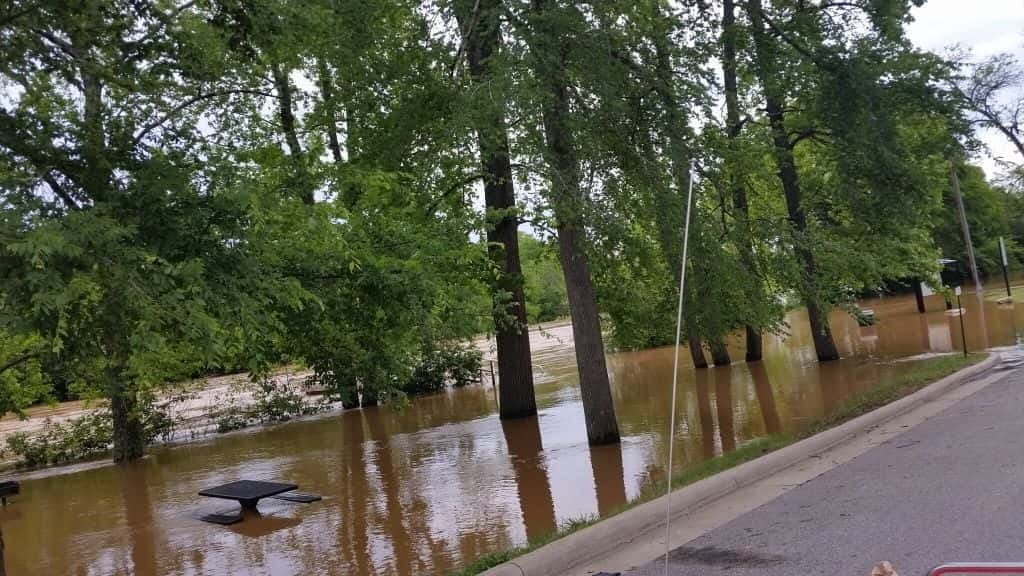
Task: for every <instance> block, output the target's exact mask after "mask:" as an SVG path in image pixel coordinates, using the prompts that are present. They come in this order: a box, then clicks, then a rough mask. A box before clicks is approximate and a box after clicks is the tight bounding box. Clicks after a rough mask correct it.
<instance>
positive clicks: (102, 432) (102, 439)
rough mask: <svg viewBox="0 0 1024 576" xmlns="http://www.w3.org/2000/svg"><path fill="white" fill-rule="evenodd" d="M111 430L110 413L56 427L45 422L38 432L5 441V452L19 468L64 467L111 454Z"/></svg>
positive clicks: (97, 413) (68, 421) (60, 424)
mask: <svg viewBox="0 0 1024 576" xmlns="http://www.w3.org/2000/svg"><path fill="white" fill-rule="evenodd" d="M113 441H114V426H113V420H112V419H111V416H110V411H109V410H98V411H96V412H91V413H89V414H86V415H85V416H81V417H79V418H73V419H71V420H67V421H65V422H59V423H55V422H53V421H52V420H49V419H47V420H46V422H45V423H44V424H43V429H42V430H41V431H40V432H37V433H34V434H30V433H27V432H19V433H16V434H11V435H10V436H9V437H8V438H7V448H8V450H10V451H11V452H13V453H14V454H15V455H16V456H18V458H19V461H18V465H19V466H30V467H35V466H46V465H54V464H67V463H69V462H74V461H76V460H84V459H87V458H93V457H96V456H101V455H103V454H106V453H107V452H109V451H110V446H111V444H112V443H113Z"/></svg>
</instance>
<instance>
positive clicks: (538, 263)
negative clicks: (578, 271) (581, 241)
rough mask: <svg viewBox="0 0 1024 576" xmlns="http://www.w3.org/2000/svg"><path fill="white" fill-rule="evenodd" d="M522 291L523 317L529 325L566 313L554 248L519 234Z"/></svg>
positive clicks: (567, 306) (560, 276) (562, 279)
mask: <svg viewBox="0 0 1024 576" xmlns="http://www.w3.org/2000/svg"><path fill="white" fill-rule="evenodd" d="M519 257H520V259H521V260H522V267H523V277H524V278H525V285H524V286H523V290H524V291H525V293H526V317H527V320H529V322H530V323H531V324H536V323H540V322H550V321H552V320H557V319H559V318H565V317H566V316H568V315H569V300H568V297H567V296H566V294H565V276H563V275H562V267H561V264H559V262H558V253H557V252H556V249H555V248H554V247H553V246H551V244H550V243H549V242H547V241H544V240H541V239H538V238H537V237H535V236H532V235H529V234H525V233H520V234H519Z"/></svg>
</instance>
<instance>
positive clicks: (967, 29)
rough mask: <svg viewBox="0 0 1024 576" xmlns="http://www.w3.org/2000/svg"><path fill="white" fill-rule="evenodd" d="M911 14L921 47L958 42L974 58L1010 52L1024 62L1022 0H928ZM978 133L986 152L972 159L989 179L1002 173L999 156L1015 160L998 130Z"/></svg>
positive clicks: (913, 32) (940, 48)
mask: <svg viewBox="0 0 1024 576" xmlns="http://www.w3.org/2000/svg"><path fill="white" fill-rule="evenodd" d="M912 13H913V16H914V22H913V23H912V24H911V25H910V27H909V28H908V30H907V33H908V35H909V36H910V39H911V41H912V42H914V44H916V45H917V46H919V47H921V48H924V49H926V50H931V51H933V52H939V53H943V52H944V51H945V50H946V49H947V48H950V47H953V46H956V45H959V46H960V47H961V48H963V49H967V50H970V52H971V53H972V55H973V56H974V58H975V59H983V58H985V57H987V56H991V55H992V54H998V53H1000V52H1009V53H1011V54H1013V55H1015V56H1016V57H1017V59H1018V60H1020V61H1022V62H1024V0H929V1H928V2H926V3H925V5H924V6H922V7H919V8H914V10H913V12H912ZM979 136H980V138H981V140H982V142H984V143H985V144H986V145H987V146H988V148H989V154H986V155H984V156H982V157H979V158H976V159H975V161H976V162H977V163H978V164H979V165H981V167H982V168H984V169H985V173H986V175H988V176H989V177H990V178H992V177H994V176H997V175H998V174H999V173H1000V172H1002V169H1001V168H1000V167H999V165H998V162H997V159H998V158H1005V159H1009V160H1014V161H1017V160H1018V159H1016V158H1015V157H1014V154H1015V151H1014V148H1013V146H1012V145H1011V144H1010V143H1009V142H1008V141H1007V140H1006V139H1005V138H1004V137H1003V136H1001V135H1000V134H999V133H998V132H996V131H994V130H985V131H983V132H981V133H980V134H979Z"/></svg>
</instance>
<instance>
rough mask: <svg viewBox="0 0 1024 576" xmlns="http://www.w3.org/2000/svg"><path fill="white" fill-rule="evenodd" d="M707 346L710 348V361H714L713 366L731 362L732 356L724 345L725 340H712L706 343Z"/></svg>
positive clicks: (725, 364)
mask: <svg viewBox="0 0 1024 576" xmlns="http://www.w3.org/2000/svg"><path fill="white" fill-rule="evenodd" d="M708 347H709V348H710V349H711V361H712V362H714V363H715V366H728V365H730V364H732V357H730V356H729V349H728V348H726V347H725V342H722V341H721V340H712V341H710V342H709V343H708Z"/></svg>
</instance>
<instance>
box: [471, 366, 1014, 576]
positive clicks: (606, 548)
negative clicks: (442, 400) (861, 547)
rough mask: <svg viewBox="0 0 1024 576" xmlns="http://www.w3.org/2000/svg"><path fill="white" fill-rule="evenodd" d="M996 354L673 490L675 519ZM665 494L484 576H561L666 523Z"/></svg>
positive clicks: (859, 429) (958, 379)
mask: <svg viewBox="0 0 1024 576" xmlns="http://www.w3.org/2000/svg"><path fill="white" fill-rule="evenodd" d="M998 361H999V357H998V355H997V354H993V353H989V357H988V358H986V359H985V360H983V361H981V362H979V363H977V364H975V365H973V366H969V367H967V368H964V369H963V370H960V371H958V372H955V373H953V374H950V375H949V376H946V377H945V378H942V379H941V380H938V381H936V382H934V383H932V384H929V385H928V386H926V387H925V388H922V389H921V390H918V391H917V392H914V393H913V394H911V395H909V396H906V397H904V398H900V399H899V400H896V401H895V402H892V403H891V404H887V405H885V406H882V407H881V408H878V409H876V410H873V411H871V412H868V413H867V414H863V415H861V416H858V417H857V418H854V419H853V420H850V421H849V422H846V423H844V424H841V425H839V426H836V427H835V428H830V429H828V430H825V431H824V432H821V433H820V434H816V435H814V436H811V437H810V438H806V439H804V440H800V441H799V442H796V443H793V444H790V445H789V446H786V447H785V448H781V449H779V450H776V451H775V452H771V453H769V454H766V455H764V456H761V457H759V458H757V459H755V460H751V461H750V462H746V463H744V464H741V465H739V466H736V467H735V468H732V469H729V470H726V471H724V472H721V473H719V474H715V475H714V476H710V477H708V478H705V479H703V480H700V481H698V482H695V483H693V484H690V485H688V486H684V487H682V488H680V489H678V490H676V491H674V492H672V494H671V498H672V520H673V521H675V520H678V519H679V518H681V517H683V516H686V515H688V514H689V513H691V512H692V511H694V510H695V509H697V508H700V507H701V506H704V505H706V504H708V503H710V502H712V501H714V500H717V499H719V498H722V497H723V496H726V495H728V494H729V493H731V492H733V491H735V490H737V489H739V488H741V487H743V486H747V485H749V484H752V483H754V482H757V481H759V480H762V479H764V478H766V477H768V476H771V475H772V474H775V473H776V472H779V471H781V470H783V469H785V468H789V467H790V466H793V465H795V464H798V463H800V462H802V461H804V460H806V459H808V458H812V457H814V456H815V455H817V454H820V453H822V452H825V451H826V450H828V449H830V448H832V447H834V446H836V445H838V444H841V443H843V442H845V441H847V440H849V439H850V438H853V437H855V436H857V435H859V434H863V433H864V432H866V431H868V430H870V429H872V428H875V427H877V426H879V425H880V424H883V423H885V422H887V421H889V420H891V419H893V418H896V417H897V416H900V415H902V414H905V413H907V412H909V411H911V410H913V409H915V408H917V407H919V406H921V405H923V404H926V403H928V402H931V401H933V400H935V399H937V398H939V397H940V396H942V395H943V394H945V393H946V392H948V391H950V390H951V389H953V388H956V387H958V386H960V385H962V384H964V383H965V382H967V381H968V380H971V379H973V378H974V377H975V376H977V375H979V374H981V373H982V372H985V371H987V370H989V369H990V368H992V367H993V366H995V365H996V364H997V363H998ZM667 497H668V496H662V497H661V498H658V499H656V500H651V501H650V502H646V503H644V504H641V505H639V506H636V507H635V508H631V509H629V510H626V511H625V512H622V513H621V514H618V515H616V516H612V517H610V518H608V519H606V520H602V521H601V522H598V523H597V524H594V525H593V526H588V527H587V528H584V529H582V530H580V531H579V532H574V533H572V534H570V535H568V536H566V537H564V538H560V539H558V540H555V541H554V542H552V543H550V544H548V545H546V546H543V547H541V548H538V549H536V550H534V551H532V552H529V553H527V554H524V555H522V556H520V557H518V558H515V559H513V560H511V561H509V562H505V563H504V564H500V565H498V566H495V567H494V568H491V569H490V570H487V571H486V572H484V573H483V576H557V575H559V574H562V573H563V572H567V571H569V570H571V569H572V568H574V567H576V566H578V565H580V564H582V563H584V562H587V561H589V560H593V559H594V558H597V557H599V556H605V555H607V554H609V553H611V552H613V551H614V550H615V549H617V548H619V547H621V546H623V545H626V544H629V543H631V542H633V540H635V539H636V538H638V537H640V536H641V535H644V534H646V533H648V532H650V531H652V530H654V529H657V528H662V529H664V525H665V504H666V502H665V498H667Z"/></svg>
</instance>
